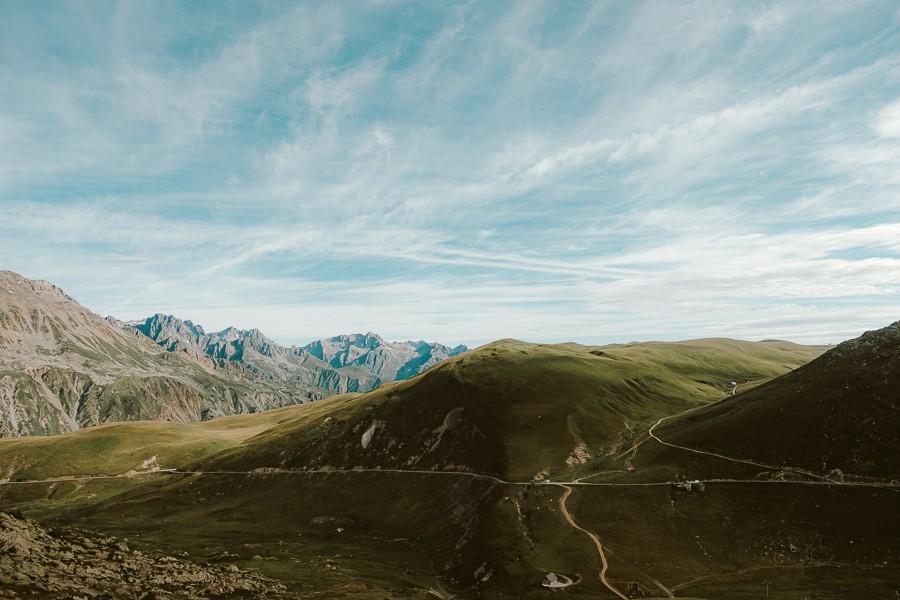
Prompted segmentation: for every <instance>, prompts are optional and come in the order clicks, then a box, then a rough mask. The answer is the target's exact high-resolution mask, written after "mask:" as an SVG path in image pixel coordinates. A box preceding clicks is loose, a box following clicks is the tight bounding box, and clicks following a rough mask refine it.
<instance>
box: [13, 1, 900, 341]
mask: <svg viewBox="0 0 900 600" xmlns="http://www.w3.org/2000/svg"><path fill="white" fill-rule="evenodd" d="M0 268H5V269H9V270H13V271H16V272H19V273H21V274H23V275H26V276H28V277H32V278H42V279H49V280H51V281H53V282H54V283H56V284H57V285H60V286H61V287H63V289H65V290H66V291H67V292H68V293H69V294H70V295H72V296H74V297H75V298H76V299H78V300H79V301H80V302H81V303H82V304H84V305H85V306H87V307H88V308H90V309H92V310H94V311H96V312H98V313H100V314H103V315H106V314H113V315H115V316H117V317H119V318H123V319H134V318H140V317H144V316H147V315H149V314H152V313H155V312H158V311H161V312H166V313H171V314H175V315H177V316H180V317H182V318H186V319H192V320H194V321H195V322H198V323H201V324H203V325H204V326H206V327H207V328H208V329H220V328H224V327H225V326H227V325H236V326H239V327H244V328H249V327H258V328H260V329H261V330H262V331H263V332H265V333H267V334H268V335H269V336H271V337H273V338H274V339H276V340H278V341H280V342H283V343H305V342H307V341H310V340H312V339H316V338H319V337H324V336H330V335H336V334H338V333H347V332H354V331H369V330H371V331H376V332H378V333H380V334H382V335H384V336H385V337H387V338H390V339H409V338H415V339H420V338H425V339H431V340H439V341H442V342H445V343H468V344H478V343H481V342H486V341H489V340H492V339H497V338H502V337H517V338H520V339H526V340H531V341H546V342H554V341H566V340H577V341H583V342H592V343H596V342H613V341H627V340H638V339H685V338H696V337H709V336H728V337H738V338H744V339H762V338H771V337H779V338H786V339H791V340H795V341H801V342H834V341H840V340H842V339H846V338H848V337H853V336H855V335H858V334H859V333H861V332H862V331H863V330H865V329H870V328H875V327H881V326H884V325H887V324H888V323H890V322H893V321H896V320H897V319H900V6H898V5H897V4H896V3H895V2H890V1H841V2H820V1H815V2H784V1H782V2H725V1H721V2H705V1H699V2H677V3H675V2H663V1H661V2H584V1H578V2H565V1H549V0H548V1H545V2H524V1H523V2H499V1H490V2H487V1H486V2H465V3H450V2H431V3H417V2H402V1H397V2H394V1H390V0H388V1H378V2H300V3H296V2H286V3H279V2H263V3H239V2H122V3H116V2H100V1H97V2H72V3H66V2H53V3H34V2H21V3H17V2H12V1H6V2H3V3H2V4H0Z"/></svg>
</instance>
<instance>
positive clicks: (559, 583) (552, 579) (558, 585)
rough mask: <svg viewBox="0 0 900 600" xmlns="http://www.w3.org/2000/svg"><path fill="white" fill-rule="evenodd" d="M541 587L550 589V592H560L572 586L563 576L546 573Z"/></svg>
mask: <svg viewBox="0 0 900 600" xmlns="http://www.w3.org/2000/svg"><path fill="white" fill-rule="evenodd" d="M541 585H543V586H544V587H545V588H550V589H551V590H561V589H563V588H567V587H569V586H570V585H572V580H571V579H569V578H568V577H566V576H565V575H557V574H556V573H547V575H546V576H545V577H544V581H542V582H541Z"/></svg>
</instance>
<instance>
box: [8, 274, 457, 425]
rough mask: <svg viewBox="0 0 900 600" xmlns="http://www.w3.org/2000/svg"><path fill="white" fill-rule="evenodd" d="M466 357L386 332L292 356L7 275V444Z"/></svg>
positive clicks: (250, 406)
mask: <svg viewBox="0 0 900 600" xmlns="http://www.w3.org/2000/svg"><path fill="white" fill-rule="evenodd" d="M160 347H162V348H163V349H164V351H163V350H161V349H160ZM465 349H466V348H465V347H464V346H460V347H457V348H453V349H450V348H447V347H445V346H441V345H440V344H426V343H425V342H416V343H413V342H405V343H400V344H395V343H388V342H385V341H384V340H382V339H381V338H379V337H378V336H376V335H374V334H368V335H366V336H359V335H354V336H341V337H337V338H331V339H329V340H321V341H320V342H314V343H313V344H310V345H309V346H307V347H304V348H298V347H289V348H288V347H284V346H281V345H279V344H277V343H275V342H274V341H272V340H270V339H269V338H267V337H266V336H265V335H263V334H262V333H261V332H260V331H259V330H258V329H250V330H243V329H236V328H234V327H229V328H228V329H225V330H224V331H219V332H214V333H207V332H206V331H204V329H203V328H202V327H201V326H199V325H195V324H194V323H192V322H190V321H182V320H180V319H177V318H175V317H171V316H167V315H162V314H157V315H154V316H152V317H149V318H148V319H145V320H144V321H138V322H132V323H125V322H122V321H118V320H117V319H114V318H112V317H107V318H106V319H102V318H100V317H99V316H98V315H96V314H94V313H92V312H91V311H89V310H87V309H86V308H84V307H83V306H81V305H80V304H78V302H76V301H75V300H74V299H73V298H71V297H69V296H67V295H66V294H65V293H64V292H63V291H62V290H61V289H59V288H58V287H56V286H55V285H53V284H51V283H49V282H46V281H33V280H30V279H26V278H25V277H22V276H21V275H17V274H16V273H12V272H9V271H0V437H14V436H22V435H51V434H57V433H65V432H68V431H73V430H75V429H79V428H83V427H88V426H92V425H98V424H100V423H106V422H108V421H127V420H140V419H152V420H168V421H182V422H191V421H199V420H203V419H209V418H213V417H218V416H225V415H233V414H240V413H248V412H257V411H260V410H267V409H270V408H277V407H281V406H289V405H292V404H297V403H300V402H309V401H312V400H318V399H321V398H324V397H325V396H328V395H331V394H337V393H345V392H364V391H368V390H371V389H373V388H375V387H378V386H379V385H381V383H382V382H385V381H393V380H395V379H404V378H407V377H411V376H413V375H416V374H418V373H419V372H421V371H423V370H424V369H426V368H428V367H429V366H431V365H432V364H434V363H435V362H437V361H439V360H443V359H444V358H446V357H448V356H452V355H454V354H458V353H460V352H462V351H464V350H465Z"/></svg>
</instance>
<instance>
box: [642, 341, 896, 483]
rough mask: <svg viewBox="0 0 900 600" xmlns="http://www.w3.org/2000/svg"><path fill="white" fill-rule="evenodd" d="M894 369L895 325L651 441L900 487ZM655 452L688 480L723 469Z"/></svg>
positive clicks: (670, 425)
mask: <svg viewBox="0 0 900 600" xmlns="http://www.w3.org/2000/svg"><path fill="white" fill-rule="evenodd" d="M898 364H900V323H895V324H894V325H892V326H890V327H887V328H885V329H882V330H878V331H873V332H869V333H867V334H865V335H863V336H862V337H860V338H857V339H855V340H851V341H848V342H844V343H843V344H840V345H839V346H837V347H836V348H834V349H833V350H831V351H829V352H828V353H826V354H825V355H823V356H821V357H820V358H818V359H817V360H815V361H813V362H811V363H810V364H808V365H806V366H804V367H802V368H799V369H797V370H796V371H794V372H792V373H790V374H788V375H786V376H784V377H782V378H779V379H777V380H775V381H771V382H768V383H766V384H764V385H760V386H759V387H756V388H753V389H750V390H748V391H747V392H746V393H740V394H738V395H736V396H734V397H730V398H727V399H725V400H722V401H721V402H718V403H716V404H714V405H711V406H708V407H705V408H702V409H699V410H696V411H693V412H691V413H689V414H685V415H683V416H680V417H676V418H673V419H669V420H667V421H666V422H665V423H663V424H662V425H661V426H660V427H659V428H658V429H657V433H658V435H659V436H660V437H662V438H663V439H665V440H666V441H668V442H669V443H671V444H674V445H679V446H685V447H688V448H697V449H701V450H705V451H708V452H713V453H717V454H723V455H727V456H729V457H738V458H743V459H748V460H751V461H754V462H759V463H762V464H768V465H774V466H776V467H778V466H784V467H796V468H798V469H800V470H803V471H809V472H813V473H816V474H818V475H821V476H827V475H828V474H829V473H833V477H837V478H840V477H841V476H842V475H841V474H844V475H854V476H861V477H870V478H881V479H900V464H898V456H900V436H898V431H900V368H898ZM658 451H659V452H660V456H659V458H657V459H654V460H657V462H665V461H674V462H678V463H679V464H684V465H690V466H691V468H690V469H689V472H688V476H703V475H707V474H708V473H710V472H713V471H711V470H713V469H719V470H721V469H722V468H723V465H722V462H723V461H722V460H720V459H716V458H714V457H709V456H703V455H697V454H693V455H691V454H690V453H684V452H679V451H677V450H673V449H672V448H665V449H658ZM835 470H837V471H835ZM757 471H759V469H757ZM692 474H693V475H692Z"/></svg>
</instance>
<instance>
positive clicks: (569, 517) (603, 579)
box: [559, 485, 628, 600]
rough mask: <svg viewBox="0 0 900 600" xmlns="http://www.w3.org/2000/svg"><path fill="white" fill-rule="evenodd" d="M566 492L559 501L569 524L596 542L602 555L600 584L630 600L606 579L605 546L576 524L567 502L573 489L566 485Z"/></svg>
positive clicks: (620, 596) (595, 536)
mask: <svg viewBox="0 0 900 600" xmlns="http://www.w3.org/2000/svg"><path fill="white" fill-rule="evenodd" d="M562 487H563V488H564V489H565V490H566V491H565V492H563V495H562V497H561V498H560V499H559V509H560V510H561V511H562V514H563V516H564V517H565V518H566V521H568V522H569V525H571V526H572V527H574V528H575V529H577V530H578V531H581V532H583V533H585V534H586V535H587V536H588V537H589V538H591V541H593V542H594V545H595V546H597V552H599V553H600V562H601V564H602V565H603V566H602V567H601V568H600V582H601V583H602V584H603V585H605V586H606V588H607V589H608V590H609V591H611V592H612V593H613V594H615V595H616V596H618V597H619V598H622V599H623V600H628V596H626V595H625V594H623V593H622V592H620V591H619V589H618V588H617V587H616V586H614V585H613V584H611V583H610V582H609V579H607V578H606V571H607V570H609V563H608V562H607V560H606V552H604V551H603V544H602V543H601V542H600V538H599V537H598V536H597V534H596V533H594V532H593V531H589V530H587V529H585V528H584V527H582V526H581V525H579V524H578V523H576V522H575V519H574V518H573V517H572V513H570V512H569V509H568V508H567V507H566V500H568V499H569V496H571V495H572V488H571V487H568V486H566V485H563V486H562Z"/></svg>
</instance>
